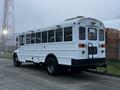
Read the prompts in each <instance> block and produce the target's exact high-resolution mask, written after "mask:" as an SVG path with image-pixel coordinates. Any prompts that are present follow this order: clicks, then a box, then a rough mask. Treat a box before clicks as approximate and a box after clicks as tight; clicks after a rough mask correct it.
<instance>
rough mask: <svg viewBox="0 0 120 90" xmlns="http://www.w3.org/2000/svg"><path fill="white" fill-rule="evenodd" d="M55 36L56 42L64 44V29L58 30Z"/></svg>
mask: <svg viewBox="0 0 120 90" xmlns="http://www.w3.org/2000/svg"><path fill="white" fill-rule="evenodd" d="M55 34H56V42H62V41H63V34H62V29H56V31H55Z"/></svg>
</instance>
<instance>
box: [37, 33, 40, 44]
mask: <svg viewBox="0 0 120 90" xmlns="http://www.w3.org/2000/svg"><path fill="white" fill-rule="evenodd" d="M36 43H41V32H38V33H36Z"/></svg>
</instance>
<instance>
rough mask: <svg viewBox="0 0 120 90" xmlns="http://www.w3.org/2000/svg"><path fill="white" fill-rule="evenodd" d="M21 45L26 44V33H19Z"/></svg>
mask: <svg viewBox="0 0 120 90" xmlns="http://www.w3.org/2000/svg"><path fill="white" fill-rule="evenodd" d="M20 37H21V38H20ZM20 39H21V41H20ZM19 45H20V46H23V45H25V35H19Z"/></svg>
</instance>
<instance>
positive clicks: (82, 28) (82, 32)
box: [79, 27, 85, 40]
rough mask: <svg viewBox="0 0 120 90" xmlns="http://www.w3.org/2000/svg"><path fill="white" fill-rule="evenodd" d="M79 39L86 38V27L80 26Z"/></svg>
mask: <svg viewBox="0 0 120 90" xmlns="http://www.w3.org/2000/svg"><path fill="white" fill-rule="evenodd" d="M79 39H80V40H85V27H80V28H79Z"/></svg>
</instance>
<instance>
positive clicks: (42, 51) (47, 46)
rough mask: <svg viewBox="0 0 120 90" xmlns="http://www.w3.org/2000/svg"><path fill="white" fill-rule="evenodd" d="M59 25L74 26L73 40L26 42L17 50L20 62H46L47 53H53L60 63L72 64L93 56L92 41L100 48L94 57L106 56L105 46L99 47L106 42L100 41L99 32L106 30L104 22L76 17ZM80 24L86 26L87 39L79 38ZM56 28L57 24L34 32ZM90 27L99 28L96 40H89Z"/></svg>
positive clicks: (62, 26)
mask: <svg viewBox="0 0 120 90" xmlns="http://www.w3.org/2000/svg"><path fill="white" fill-rule="evenodd" d="M91 22H95V23H96V24H95V25H94V26H92V25H91ZM78 23H80V24H78ZM59 25H60V27H61V28H64V27H69V26H72V29H73V34H72V38H73V40H72V41H70V42H53V43H40V44H25V45H22V46H19V48H18V50H17V51H16V53H17V55H18V58H19V61H20V62H26V61H32V62H35V63H44V62H45V59H46V57H47V55H49V54H53V55H54V56H56V58H57V60H58V63H59V64H61V65H68V66H71V60H72V59H76V60H81V59H88V58H91V57H92V55H88V43H92V44H93V45H94V46H96V47H97V48H98V53H97V54H95V55H93V58H105V57H106V55H105V48H101V47H99V45H100V44H105V40H104V41H99V32H98V31H99V29H103V30H105V28H104V25H103V23H101V22H100V21H98V20H95V19H90V18H80V19H75V20H71V21H65V22H64V23H62V24H59ZM80 26H82V27H85V28H86V36H85V37H86V39H85V40H79V27H80ZM56 28H57V27H56V25H54V26H51V27H47V28H43V29H40V30H36V31H34V32H39V31H46V30H51V29H54V30H55V29H56ZM88 28H96V29H97V40H96V41H92V40H91V41H90V40H88ZM27 33H30V32H26V33H24V34H27ZM80 43H82V44H85V45H86V47H85V48H80V47H79V44H80ZM102 50H103V51H104V53H101V51H102ZM82 51H85V54H82ZM88 56H89V57H88Z"/></svg>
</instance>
